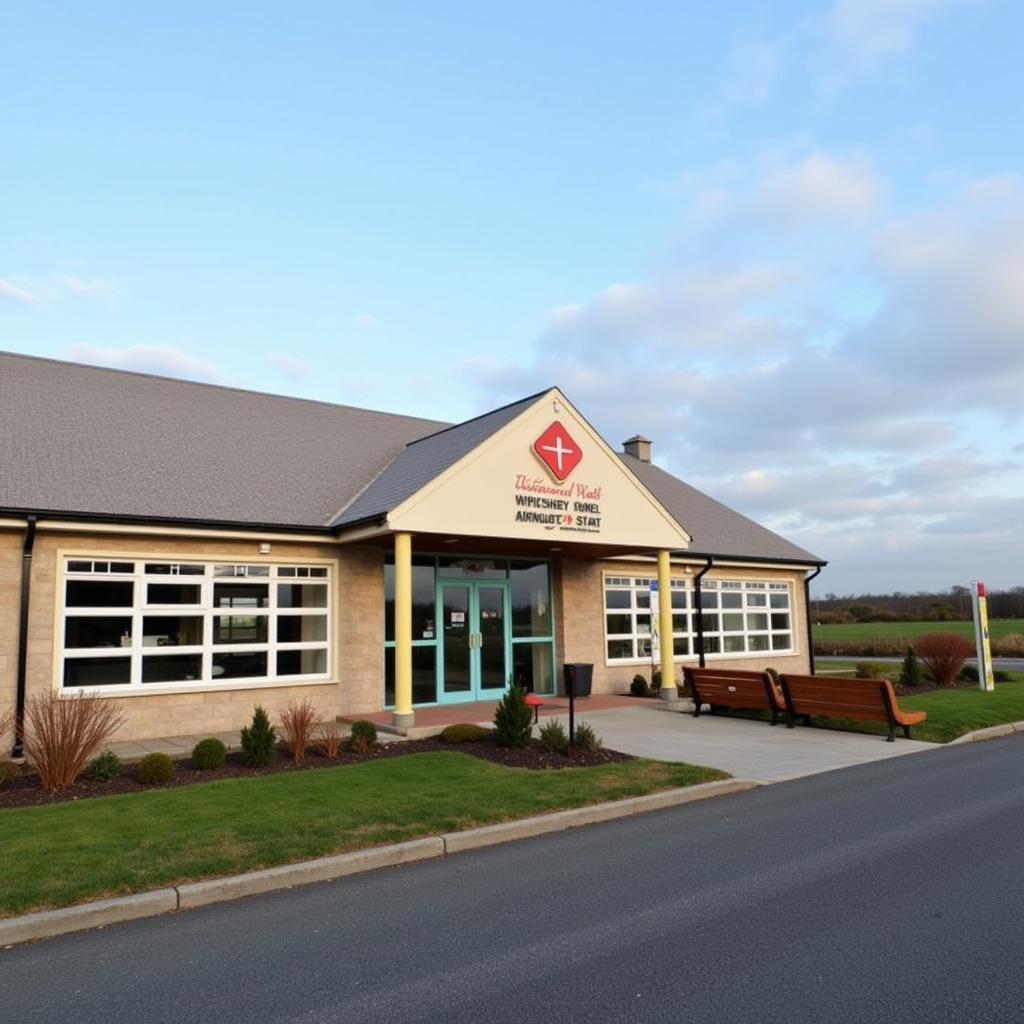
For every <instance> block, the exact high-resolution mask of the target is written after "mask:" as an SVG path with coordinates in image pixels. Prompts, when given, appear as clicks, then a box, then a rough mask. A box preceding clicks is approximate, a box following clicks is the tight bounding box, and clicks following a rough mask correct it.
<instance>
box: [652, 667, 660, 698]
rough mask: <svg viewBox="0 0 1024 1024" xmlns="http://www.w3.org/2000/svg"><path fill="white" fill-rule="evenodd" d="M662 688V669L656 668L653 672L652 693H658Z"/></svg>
mask: <svg viewBox="0 0 1024 1024" xmlns="http://www.w3.org/2000/svg"><path fill="white" fill-rule="evenodd" d="M660 689H661V669H660V668H656V669H655V670H654V671H653V672H652V673H651V693H657V692H658V691H659V690H660Z"/></svg>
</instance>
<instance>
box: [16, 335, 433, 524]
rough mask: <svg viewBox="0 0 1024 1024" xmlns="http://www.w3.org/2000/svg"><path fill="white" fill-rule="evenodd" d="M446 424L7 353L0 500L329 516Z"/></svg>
mask: <svg viewBox="0 0 1024 1024" xmlns="http://www.w3.org/2000/svg"><path fill="white" fill-rule="evenodd" d="M444 426H446V424H444V423H438V422H436V421H433V420H425V419H417V418H414V417H411V416H395V415H392V414H390V413H383V412H371V411H369V410H367V409H356V408H352V407H351V406H344V405H329V404H327V403H324V402H310V401H306V400H305V399H298V398H284V397H281V396H278V395H267V394H261V393H258V392H253V391H240V390H237V389H235V388H226V387H219V386H216V385H211V384H197V383H192V382H189V381H181V380H172V379H169V378H166V377H154V376H150V375H148V374H139V373H126V372H124V371H122V370H107V369H100V368H98V367H93V366H80V365H77V364H75V363H64V362H57V361H55V360H51V359H38V358H34V357H30V356H21V355H13V354H8V353H0V446H2V449H0V508H6V509H24V510H34V511H59V512H77V513H88V514H96V515H112V516H119V517H121V516H123V517H129V518H132V517H137V518H140V519H151V518H167V519H175V520H198V521H203V522H218V523H251V524H260V525H267V526H269V525H280V526H293V527H307V528H309V527H324V526H327V525H329V524H330V522H331V521H332V520H333V519H334V517H335V516H336V515H337V514H338V512H339V510H340V509H341V508H342V507H343V506H344V505H345V504H346V503H347V502H349V501H351V500H352V497H353V496H354V495H355V494H357V493H358V492H359V491H360V489H362V488H363V487H365V486H366V484H367V482H368V481H369V480H372V479H373V477H374V476H375V475H376V474H377V473H379V472H380V471H381V470H382V469H383V468H384V467H385V466H386V465H387V464H388V463H389V462H391V460H392V459H394V458H395V456H397V455H398V454H399V453H400V452H402V451H403V450H404V448H405V446H406V444H407V443H408V442H409V441H410V440H413V439H414V438H417V437H422V436H423V435H424V434H431V433H434V432H435V431H436V430H437V429H438V428H439V427H444Z"/></svg>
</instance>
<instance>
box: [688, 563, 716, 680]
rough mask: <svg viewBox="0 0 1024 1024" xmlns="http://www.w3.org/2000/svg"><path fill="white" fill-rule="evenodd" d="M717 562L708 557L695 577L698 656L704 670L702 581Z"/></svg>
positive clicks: (694, 595)
mask: <svg viewBox="0 0 1024 1024" xmlns="http://www.w3.org/2000/svg"><path fill="white" fill-rule="evenodd" d="M714 564H715V560H714V559H713V558H712V557H711V556H710V555H708V561H707V565H705V566H704V568H703V569H701V571H700V572H699V573H697V575H696V576H694V577H693V602H694V611H695V612H696V613H697V655H698V656H699V658H700V661H699V662H698V664H699V665H700V667H701V668H704V608H703V605H702V603H701V599H700V581H701V580H702V579H703V578H704V576H705V574H706V573H709V572H710V571H711V567H712V566H713V565H714Z"/></svg>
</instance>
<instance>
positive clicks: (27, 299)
mask: <svg viewBox="0 0 1024 1024" xmlns="http://www.w3.org/2000/svg"><path fill="white" fill-rule="evenodd" d="M0 299H10V300H11V301H12V302H21V303H24V304H26V305H31V304H32V303H34V302H38V301H39V296H38V295H36V293H35V292H34V291H30V290H29V289H28V288H26V287H24V286H23V285H20V284H18V283H17V282H16V281H12V280H11V279H10V278H3V277H0Z"/></svg>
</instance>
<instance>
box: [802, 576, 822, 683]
mask: <svg viewBox="0 0 1024 1024" xmlns="http://www.w3.org/2000/svg"><path fill="white" fill-rule="evenodd" d="M820 573H821V566H820V565H819V566H818V568H817V569H815V570H814V572H812V573H811V574H810V575H809V576H805V577H804V615H805V616H806V618H807V657H808V659H809V661H810V665H811V675H812V676H813V675H814V674H815V672H814V631H813V628H812V626H811V580H813V579H814V577H815V576H817V575H819V574H820Z"/></svg>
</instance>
